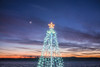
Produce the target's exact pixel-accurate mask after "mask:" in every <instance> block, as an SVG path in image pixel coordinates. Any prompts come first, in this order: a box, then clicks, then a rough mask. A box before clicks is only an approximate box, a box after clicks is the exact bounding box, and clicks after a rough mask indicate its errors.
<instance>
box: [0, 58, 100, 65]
mask: <svg viewBox="0 0 100 67" xmlns="http://www.w3.org/2000/svg"><path fill="white" fill-rule="evenodd" d="M36 66H37V59H34V60H33V59H0V67H36ZM64 67H100V59H79V58H78V59H77V58H70V59H69V58H67V59H66V58H64Z"/></svg>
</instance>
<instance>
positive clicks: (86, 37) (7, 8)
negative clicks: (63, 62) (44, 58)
mask: <svg viewBox="0 0 100 67" xmlns="http://www.w3.org/2000/svg"><path fill="white" fill-rule="evenodd" d="M51 21H52V22H53V23H54V24H55V31H56V32H57V37H58V42H59V46H60V51H61V54H62V56H63V57H100V0H0V58H5V57H18V56H22V57H23V56H40V55H41V49H42V46H43V40H44V37H45V34H46V31H47V30H48V29H49V27H48V24H49V23H50V22H51ZM30 22H32V23H30Z"/></svg>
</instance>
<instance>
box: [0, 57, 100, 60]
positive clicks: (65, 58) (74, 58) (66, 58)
mask: <svg viewBox="0 0 100 67" xmlns="http://www.w3.org/2000/svg"><path fill="white" fill-rule="evenodd" d="M38 59H39V58H0V61H38ZM63 60H64V61H100V58H76V57H64V58H63Z"/></svg>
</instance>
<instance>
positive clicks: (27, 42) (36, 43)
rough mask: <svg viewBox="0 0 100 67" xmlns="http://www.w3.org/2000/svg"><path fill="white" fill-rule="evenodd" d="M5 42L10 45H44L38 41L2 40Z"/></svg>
mask: <svg viewBox="0 0 100 67" xmlns="http://www.w3.org/2000/svg"><path fill="white" fill-rule="evenodd" d="M1 41H3V42H9V43H20V44H30V45H41V44H43V42H42V41H36V40H19V39H4V40H3V39H2V40H1Z"/></svg>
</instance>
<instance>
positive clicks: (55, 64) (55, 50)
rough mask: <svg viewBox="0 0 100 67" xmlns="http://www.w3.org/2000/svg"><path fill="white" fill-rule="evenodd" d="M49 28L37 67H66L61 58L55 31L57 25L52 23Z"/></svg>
mask: <svg viewBox="0 0 100 67" xmlns="http://www.w3.org/2000/svg"><path fill="white" fill-rule="evenodd" d="M48 26H49V30H47V33H46V37H45V38H44V45H43V49H42V53H41V57H40V58H39V61H38V65H37V67H64V65H63V59H62V58H61V57H60V51H59V46H58V42H57V36H56V31H55V30H54V26H55V24H53V23H52V22H51V23H50V24H48Z"/></svg>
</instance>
